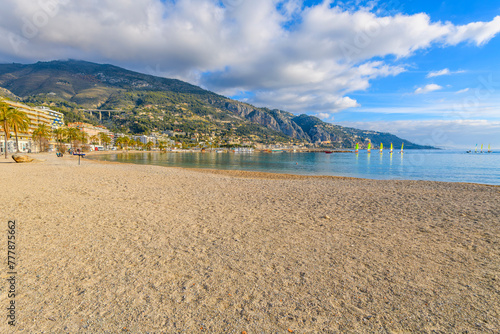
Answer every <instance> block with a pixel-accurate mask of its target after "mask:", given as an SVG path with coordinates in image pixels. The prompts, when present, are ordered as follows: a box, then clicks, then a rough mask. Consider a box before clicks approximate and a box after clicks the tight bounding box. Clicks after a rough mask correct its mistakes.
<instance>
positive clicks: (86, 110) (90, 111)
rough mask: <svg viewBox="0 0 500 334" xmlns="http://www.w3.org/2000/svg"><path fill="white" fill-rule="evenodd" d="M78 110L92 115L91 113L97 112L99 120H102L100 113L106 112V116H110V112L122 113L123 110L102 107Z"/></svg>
mask: <svg viewBox="0 0 500 334" xmlns="http://www.w3.org/2000/svg"><path fill="white" fill-rule="evenodd" d="M80 111H83V112H88V113H90V115H91V116H92V115H93V113H99V120H100V121H102V113H103V112H107V113H108V117H111V113H122V112H124V110H103V109H80Z"/></svg>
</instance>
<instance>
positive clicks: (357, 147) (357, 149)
mask: <svg viewBox="0 0 500 334" xmlns="http://www.w3.org/2000/svg"><path fill="white" fill-rule="evenodd" d="M354 152H355V153H358V152H359V144H358V143H356V150H355V151H354Z"/></svg>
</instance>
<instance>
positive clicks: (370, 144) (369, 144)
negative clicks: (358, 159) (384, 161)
mask: <svg viewBox="0 0 500 334" xmlns="http://www.w3.org/2000/svg"><path fill="white" fill-rule="evenodd" d="M371 151H372V143H371V142H369V143H368V147H367V149H366V152H367V153H371Z"/></svg>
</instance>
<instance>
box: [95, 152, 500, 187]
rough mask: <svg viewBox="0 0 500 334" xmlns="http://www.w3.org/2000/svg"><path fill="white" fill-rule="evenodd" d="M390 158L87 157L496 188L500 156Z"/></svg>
mask: <svg viewBox="0 0 500 334" xmlns="http://www.w3.org/2000/svg"><path fill="white" fill-rule="evenodd" d="M397 154H399V156H400V157H399V159H396V158H394V156H393V154H391V153H388V154H379V159H376V158H375V157H373V158H372V157H371V154H367V153H366V151H361V152H359V153H358V154H355V153H333V154H325V153H298V152H297V153H288V152H283V153H241V154H234V153H215V152H213V153H212V152H210V153H170V152H169V153H151V152H148V153H114V154H109V155H101V156H93V157H90V158H91V159H97V160H106V161H118V162H129V163H136V164H152V165H161V166H177V167H188V168H210V169H232V170H235V169H238V170H251V171H262V172H272V173H289V174H302V175H335V176H350V177H361V178H372V179H413V180H436V181H452V182H458V181H459V182H475V183H487V184H500V167H498V166H500V154H495V153H491V154H487V153H484V154H466V153H465V152H462V151H445V150H405V153H404V154H400V153H397Z"/></svg>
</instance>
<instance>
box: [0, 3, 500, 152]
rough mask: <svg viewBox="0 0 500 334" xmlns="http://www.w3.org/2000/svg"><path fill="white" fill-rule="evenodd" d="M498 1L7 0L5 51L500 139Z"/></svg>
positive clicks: (342, 115) (360, 121)
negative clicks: (106, 66) (111, 67)
mask: <svg viewBox="0 0 500 334" xmlns="http://www.w3.org/2000/svg"><path fill="white" fill-rule="evenodd" d="M499 32H500V3H498V2H497V1H481V2H474V1H462V0H458V1H417V0H407V1H403V0H392V1H377V0H372V1H361V0H345V1H301V0H175V1H174V0H136V1H132V0H106V1H86V2H81V1H76V0H45V1H37V2H34V1H32V0H4V1H2V3H1V4H0V62H21V63H31V62H35V61H40V60H42V61H44V60H54V59H67V58H73V59H82V60H87V61H95V62H99V63H111V64H115V65H118V66H123V67H125V68H128V69H132V70H136V71H139V72H143V73H148V74H153V75H158V76H164V77H171V78H178V79H182V80H185V81H188V82H190V83H193V84H196V85H200V86H202V87H204V88H207V89H210V90H212V91H215V92H217V93H220V94H223V95H226V96H229V97H233V98H235V99H239V100H242V101H246V102H248V103H251V104H254V105H256V106H266V107H270V108H279V109H283V110H288V111H290V112H293V113H296V114H301V113H307V114H310V115H316V116H317V117H320V118H321V119H323V120H325V121H328V122H332V123H335V124H340V125H345V126H352V127H357V128H362V129H372V130H378V131H387V132H392V133H394V134H396V135H399V136H401V137H403V138H406V139H409V140H413V141H415V142H418V143H423V144H431V145H434V146H440V147H474V146H475V144H476V143H484V144H487V143H491V144H492V146H494V147H499V148H500V112H499V110H498V105H499V102H500V95H499V91H500V73H499V68H500V66H498V65H499V63H498V62H499V61H498V56H497V55H498V54H500V38H499V36H497V35H498V33H499Z"/></svg>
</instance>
